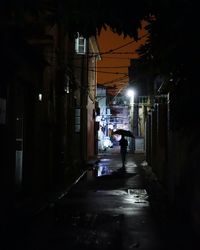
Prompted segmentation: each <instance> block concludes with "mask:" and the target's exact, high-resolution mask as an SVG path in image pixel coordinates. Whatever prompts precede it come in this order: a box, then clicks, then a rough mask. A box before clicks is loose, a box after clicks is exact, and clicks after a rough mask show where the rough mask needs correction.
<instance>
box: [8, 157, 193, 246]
mask: <svg viewBox="0 0 200 250" xmlns="http://www.w3.org/2000/svg"><path fill="white" fill-rule="evenodd" d="M144 160H145V158H144V155H143V154H135V155H133V154H130V153H129V154H128V156H127V163H126V170H125V171H123V170H122V169H121V161H120V155H119V154H118V153H117V152H112V154H110V153H105V154H102V155H99V163H98V164H96V165H94V166H93V167H91V168H90V169H88V171H87V173H86V174H85V175H84V176H83V178H81V179H80V181H79V182H78V183H76V185H74V186H73V188H72V189H71V190H70V192H69V193H68V194H67V195H65V196H64V197H62V198H61V199H59V200H58V201H57V202H56V203H52V205H51V206H50V208H49V209H48V210H47V211H45V212H43V213H41V214H40V215H37V216H36V217H32V218H31V219H29V220H27V221H26V220H24V221H23V220H21V221H19V225H18V228H17V227H16V228H15V230H16V231H15V237H14V238H13V242H10V243H11V244H12V243H14V245H15V247H14V249H26V250H29V249H30V250H40V249H41V250H42V249H43V250H47V249H49V250H51V249H52V250H53V249H57V250H61V249H69V250H72V249H73V250H75V249H78V250H86V249H87V250H96V249H101V250H112V249H113V250H114V249H119V250H128V249H129V250H130V249H142V250H144V249H149V250H162V249H163V250H165V249H188V248H184V244H179V242H178V241H177V239H176V243H174V239H175V238H176V237H174V238H173V237H172V234H173V233H172V232H174V230H172V232H170V233H168V232H167V230H171V226H172V227H173V225H172V224H168V226H166V227H163V224H162V223H160V222H158V220H157V219H156V217H155V213H154V212H155V209H152V207H151V204H150V202H151V201H150V199H149V193H148V192H147V189H146V186H145V185H146V184H145V182H144V178H143V177H142V176H141V170H140V169H141V166H142V163H143V162H144ZM160 212H161V213H163V211H160ZM157 213H159V210H157ZM162 216H163V218H162V219H161V220H163V221H164V217H165V215H163V214H162ZM165 219H166V217H165ZM165 223H166V220H165ZM176 229H177V228H176ZM182 242H183V241H182ZM192 244H193V243H192ZM192 244H191V246H192ZM179 246H180V248H179ZM187 247H188V245H187ZM8 249H13V248H8ZM190 249H195V248H192V247H191V248H190Z"/></svg>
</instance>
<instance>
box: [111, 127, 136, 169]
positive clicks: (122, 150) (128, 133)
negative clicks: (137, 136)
mask: <svg viewBox="0 0 200 250" xmlns="http://www.w3.org/2000/svg"><path fill="white" fill-rule="evenodd" d="M113 134H114V135H115V134H118V135H121V140H120V141H119V145H120V153H121V159H122V169H123V170H125V162H126V154H127V147H128V141H127V140H126V139H125V136H128V137H132V138H134V136H133V133H132V132H131V131H130V130H125V129H117V130H116V131H114V132H113Z"/></svg>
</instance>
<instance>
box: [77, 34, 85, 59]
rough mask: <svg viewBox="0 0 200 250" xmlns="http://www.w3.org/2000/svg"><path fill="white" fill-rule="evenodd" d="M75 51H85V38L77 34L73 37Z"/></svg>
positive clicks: (83, 52) (82, 53) (79, 52)
mask: <svg viewBox="0 0 200 250" xmlns="http://www.w3.org/2000/svg"><path fill="white" fill-rule="evenodd" d="M75 51H76V53H77V54H81V55H84V54H85V53H86V39H85V38H84V37H82V36H79V33H78V37H77V38H76V39H75Z"/></svg>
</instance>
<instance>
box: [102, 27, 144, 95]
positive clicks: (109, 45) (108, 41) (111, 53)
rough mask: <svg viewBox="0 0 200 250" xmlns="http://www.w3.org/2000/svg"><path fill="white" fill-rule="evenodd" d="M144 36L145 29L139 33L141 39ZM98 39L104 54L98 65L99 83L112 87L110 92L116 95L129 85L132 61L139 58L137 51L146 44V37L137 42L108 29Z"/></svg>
mask: <svg viewBox="0 0 200 250" xmlns="http://www.w3.org/2000/svg"><path fill="white" fill-rule="evenodd" d="M144 35H145V30H144V29H143V30H141V31H140V32H139V37H143V36H144ZM97 39H98V43H99V49H100V53H102V54H101V60H100V61H98V63H97V82H98V84H103V85H105V86H107V87H111V89H110V91H109V92H110V93H111V94H112V93H113V94H116V92H118V91H119V90H120V89H121V88H123V87H125V86H126V85H127V84H128V67H129V65H130V59H132V58H137V57H138V55H137V53H136V52H135V50H136V49H138V48H139V46H140V45H141V44H142V43H144V41H145V37H144V38H142V39H141V40H139V41H138V42H136V41H134V40H133V39H132V38H130V37H126V38H124V37H123V36H119V35H118V34H116V33H113V32H112V31H111V30H110V28H108V29H107V30H102V31H101V34H100V36H98V37H97ZM119 47H120V48H119ZM117 48H119V49H117Z"/></svg>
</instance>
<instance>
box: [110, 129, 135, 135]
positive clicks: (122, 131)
mask: <svg viewBox="0 0 200 250" xmlns="http://www.w3.org/2000/svg"><path fill="white" fill-rule="evenodd" d="M112 134H113V135H116V134H117V135H124V136H128V137H134V136H133V133H132V132H131V131H130V130H125V129H117V130H116V131H114V132H113V133H112Z"/></svg>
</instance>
